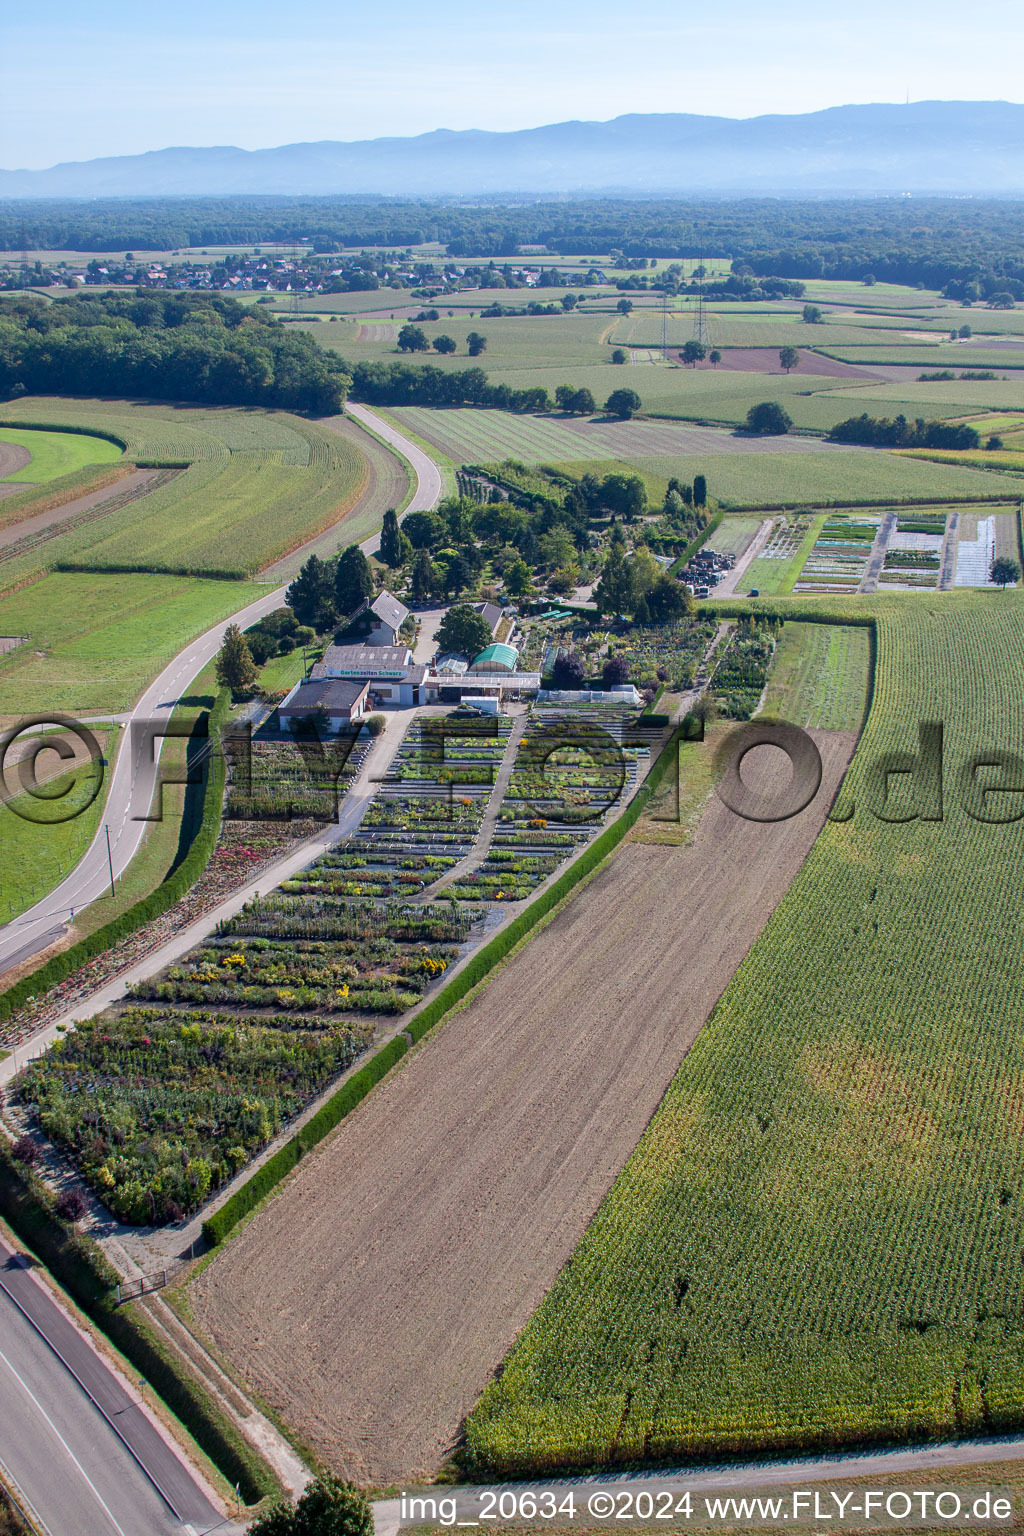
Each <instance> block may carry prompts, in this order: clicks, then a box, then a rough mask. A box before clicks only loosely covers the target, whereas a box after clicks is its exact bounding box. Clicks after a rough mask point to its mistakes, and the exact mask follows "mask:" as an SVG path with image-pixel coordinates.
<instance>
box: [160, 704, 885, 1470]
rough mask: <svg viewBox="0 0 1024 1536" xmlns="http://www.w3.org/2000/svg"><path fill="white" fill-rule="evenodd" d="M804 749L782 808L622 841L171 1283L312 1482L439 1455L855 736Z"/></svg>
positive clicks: (797, 859) (697, 1018) (418, 1466)
mask: <svg viewBox="0 0 1024 1536" xmlns="http://www.w3.org/2000/svg"><path fill="white" fill-rule="evenodd" d="M816 739H817V741H818V745H819V749H820V751H821V753H822V758H823V762H824V777H823V787H822V790H821V791H820V792H819V794H818V796H817V798H816V799H815V801H814V802H813V803H812V805H811V806H810V807H809V808H808V809H807V810H806V811H804V812H803V813H802V814H801V815H800V816H798V817H796V818H794V819H793V820H791V821H788V822H782V823H778V824H775V825H760V824H756V825H755V824H754V823H750V822H745V821H741V820H740V819H739V818H737V817H736V816H734V815H733V813H732V812H730V811H728V810H727V809H726V808H725V806H724V805H722V804H721V803H720V802H719V801H717V800H713V801H711V802H710V803H709V806H708V808H707V810H706V812H705V814H704V816H703V818H702V821H701V824H700V827H699V829H698V831H697V834H696V836H695V839H694V842H693V844H692V846H690V847H661V846H648V845H643V844H639V843H630V844H627V845H626V846H625V847H624V848H622V849H621V851H620V852H619V853H618V855H617V856H616V857H615V858H614V859H613V860H612V862H611V863H610V864H609V865H608V866H606V867H605V868H604V869H603V870H601V871H600V872H599V873H598V874H597V875H596V876H595V877H594V879H593V880H592V881H591V882H590V883H589V884H588V885H587V886H586V888H585V889H584V890H583V891H582V892H581V893H580V895H579V896H578V897H577V898H576V899H575V900H574V901H572V902H571V903H570V904H569V905H568V906H567V907H566V908H565V909H564V910H562V911H561V912H560V913H559V914H558V915H557V916H556V917H555V918H554V919H553V921H551V922H550V923H549V924H548V926H547V927H546V928H544V929H543V931H541V932H540V933H539V934H537V935H536V937H534V938H533V939H532V940H531V941H530V942H529V944H528V945H527V946H526V947H525V948H524V949H523V950H521V951H520V952H519V953H518V954H517V955H515V956H514V957H513V958H512V959H511V960H510V961H509V962H508V963H507V964H506V965H505V966H504V967H503V968H502V969H500V970H499V971H498V973H497V974H496V976H495V977H494V979H493V980H492V982H491V983H490V985H489V986H487V987H486V988H485V989H484V990H483V991H482V992H481V993H479V994H478V995H477V996H476V998H475V999H474V1000H473V1001H472V1002H471V1003H470V1004H469V1005H468V1006H467V1007H466V1008H464V1009H463V1010H462V1011H461V1012H460V1013H457V1014H456V1015H455V1016H454V1017H453V1018H452V1019H451V1021H450V1022H449V1023H448V1024H447V1025H446V1026H444V1027H443V1028H442V1029H441V1030H440V1031H439V1033H437V1034H436V1035H435V1036H432V1037H428V1038H427V1040H426V1042H425V1043H424V1045H423V1046H422V1047H421V1048H420V1049H419V1050H417V1051H416V1052H415V1053H414V1054H413V1055H412V1056H410V1057H408V1058H407V1059H406V1060H405V1061H404V1062H403V1064H402V1065H401V1067H400V1068H399V1069H398V1071H397V1072H396V1073H395V1075H394V1076H393V1077H392V1078H391V1079H390V1080H389V1081H388V1082H386V1083H385V1084H384V1085H383V1086H382V1087H381V1088H380V1089H378V1090H377V1091H376V1092H374V1093H373V1094H372V1095H371V1096H370V1097H369V1098H368V1099H367V1100H365V1101H364V1103H363V1104H362V1105H360V1107H359V1109H358V1110H357V1111H356V1112H355V1113H354V1114H353V1115H352V1116H351V1117H350V1118H349V1119H347V1120H345V1121H343V1122H342V1124H341V1125H340V1126H339V1128H338V1130H337V1131H336V1132H335V1133H334V1134H333V1136H332V1137H331V1138H330V1139H329V1140H328V1141H327V1142H326V1143H324V1144H323V1145H322V1146H321V1148H320V1149H319V1150H318V1151H317V1152H315V1153H312V1154H310V1155H309V1156H308V1157H307V1158H306V1159H304V1161H303V1162H302V1164H301V1165H300V1166H299V1168H298V1170H297V1172H296V1174H295V1176H294V1177H293V1178H292V1179H291V1180H290V1182H289V1183H288V1184H287V1186H286V1188H285V1190H284V1191H283V1192H282V1193H281V1194H280V1195H279V1196H278V1197H277V1198H276V1199H274V1200H273V1201H271V1202H270V1204H269V1205H268V1206H267V1207H266V1208H265V1209H264V1210H263V1211H262V1212H260V1213H259V1214H258V1215H257V1216H256V1217H255V1218H254V1219H253V1220H252V1221H251V1222H250V1223H249V1224H248V1225H247V1226H245V1227H244V1228H243V1229H242V1230H241V1231H240V1232H239V1233H238V1235H237V1236H236V1237H235V1238H234V1239H233V1240H232V1241H231V1242H230V1243H229V1245H228V1246H227V1247H226V1248H225V1250H224V1251H223V1253H221V1254H218V1255H217V1256H216V1257H215V1258H214V1260H213V1262H212V1263H211V1264H209V1265H208V1266H207V1267H206V1268H205V1269H204V1270H203V1272H202V1274H201V1275H200V1276H199V1277H198V1278H197V1280H196V1281H195V1283H194V1284H193V1286H192V1288H191V1292H190V1295H191V1299H192V1305H193V1307H194V1311H195V1316H196V1320H197V1322H198V1324H199V1326H200V1327H201V1328H202V1329H204V1330H205V1332H206V1333H207V1334H208V1335H209V1336H210V1337H211V1338H212V1340H213V1341H214V1343H215V1344H216V1346H217V1348H218V1349H220V1350H221V1351H223V1352H224V1353H225V1354H226V1355H228V1356H230V1357H231V1359H232V1361H233V1362H234V1364H235V1366H236V1367H237V1368H238V1369H239V1370H241V1371H242V1372H243V1373H244V1374H245V1375H246V1376H247V1377H248V1379H249V1380H250V1381H251V1382H252V1384H253V1385H254V1386H255V1387H256V1388H257V1390H258V1391H260V1392H261V1393H262V1394H263V1395H264V1396H265V1397H266V1398H267V1399H268V1400H269V1402H270V1403H272V1405H273V1406H274V1408H275V1409H277V1410H278V1412H280V1413H281V1414H282V1416H283V1417H284V1418H285V1420H286V1421H287V1422H288V1423H289V1424H290V1425H291V1426H292V1427H293V1428H294V1429H295V1430H296V1431H298V1433H299V1434H300V1435H301V1436H302V1438H303V1439H304V1440H305V1441H306V1442H307V1443H309V1444H310V1445H311V1446H312V1447H313V1448H314V1449H315V1450H316V1452H317V1453H318V1455H319V1456H320V1457H322V1458H323V1460H324V1461H325V1462H327V1463H328V1464H329V1465H330V1466H331V1467H333V1468H334V1469H335V1470H338V1471H344V1472H345V1473H346V1474H348V1475H350V1476H352V1477H355V1478H356V1479H358V1480H360V1481H363V1482H372V1483H377V1484H387V1483H389V1482H391V1481H392V1480H396V1479H399V1478H406V1477H409V1476H410V1475H412V1474H414V1473H416V1472H429V1471H432V1470H433V1469H435V1468H436V1467H437V1466H438V1465H439V1464H440V1462H441V1461H442V1460H443V1458H444V1457H445V1455H446V1453H447V1452H448V1451H449V1449H450V1448H451V1447H452V1446H453V1444H454V1442H455V1440H456V1438H457V1436H458V1433H459V1426H460V1423H461V1420H462V1418H463V1416H464V1415H465V1414H466V1413H467V1412H468V1411H469V1410H470V1408H472V1406H473V1405H474V1403H475V1402H476V1400H477V1398H478V1396H479V1394H480V1391H481V1389H482V1388H483V1386H484V1385H485V1383H486V1382H487V1380H488V1378H489V1377H490V1375H491V1373H492V1372H493V1371H494V1370H495V1368H496V1367H497V1366H498V1364H499V1363H500V1361H501V1359H502V1358H503V1356H504V1354H505V1352H506V1350H507V1348H508V1346H509V1345H510V1344H511V1342H512V1340H513V1339H514V1338H515V1337H516V1336H517V1334H518V1333H519V1331H520V1330H521V1329H522V1327H523V1326H524V1324H525V1323H526V1322H527V1320H528V1319H529V1317H530V1316H531V1314H532V1313H533V1311H534V1310H535V1308H536V1307H537V1305H538V1304H539V1303H540V1301H541V1300H542V1298H543V1297H544V1295H545V1294H546V1292H547V1291H548V1290H549V1289H550V1287H551V1285H552V1284H553V1282H554V1281H555V1279H556V1277H557V1276H558V1274H559V1271H560V1270H561V1268H562V1266H563V1265H564V1264H565V1262H566V1261H567V1260H568V1258H569V1257H570V1255H571V1254H572V1252H573V1250H574V1248H575V1247H576V1244H577V1242H578V1241H579V1239H580V1237H581V1236H582V1234H583V1231H584V1229H585V1227H586V1225H587V1223H588V1221H589V1220H590V1217H591V1216H592V1215H593V1213H594V1211H595V1210H596V1208H597V1206H598V1204H599V1203H600V1201H601V1200H602V1198H603V1197H604V1195H605V1194H606V1193H607V1191H608V1189H609V1188H610V1186H611V1184H612V1182H613V1180H614V1179H615V1178H616V1176H617V1175H618V1173H619V1172H620V1170H621V1168H622V1166H623V1164H624V1163H625V1161H626V1159H627V1157H628V1156H629V1155H630V1153H631V1152H632V1151H633V1149H634V1147H635V1146H636V1144H637V1141H638V1140H639V1137H640V1135H641V1133H642V1132H643V1130H644V1128H645V1127H646V1125H647V1122H648V1120H649V1118H650V1116H651V1114H652V1113H653V1111H654V1109H655V1108H656V1107H657V1105H658V1103H659V1101H660V1099H661V1097H662V1095H663V1093H664V1092H665V1089H666V1088H667V1086H668V1084H669V1082H670V1081H671V1079H672V1077H673V1075H674V1073H675V1071H676V1069H677V1068H678V1066H679V1063H680V1061H681V1060H682V1058H683V1057H684V1055H685V1054H686V1052H687V1050H688V1049H689V1047H690V1045H691V1044H692V1042H693V1040H694V1039H695V1037H696V1035H697V1033H698V1031H699V1030H700V1027H701V1025H702V1024H703V1022H704V1020H705V1018H706V1017H707V1015H708V1013H709V1012H710V1010H711V1008H712V1007H713V1005H714V1003H715V1002H716V1000H717V999H718V997H719V996H720V994H721V992H722V990H723V989H724V987H725V986H726V984H727V982H728V981H729V979H730V977H731V976H732V973H733V971H734V970H735V968H736V966H737V965H738V964H739V962H740V960H741V959H742V958H743V956H744V955H745V954H746V952H747V950H748V949H749V947H750V945H751V944H752V943H753V941H754V940H755V939H756V937H757V936H758V934H759V933H760V931H761V929H762V927H763V926H764V924H765V922H766V921H767V919H768V917H769V915H770V914H771V912H772V911H773V910H774V908H775V906H776V905H777V903H778V902H779V900H780V898H781V897H782V895H783V894H784V892H785V891H786V889H787V887H788V886H789V884H790V882H791V880H792V879H793V877H794V875H795V874H796V872H797V870H798V869H799V867H800V865H801V863H802V862H803V860H804V858H805V857H806V855H807V852H808V850H809V848H810V846H811V844H812V842H813V840H814V838H815V836H816V835H817V832H818V830H819V828H820V827H821V825H822V822H823V820H824V816H825V814H826V811H827V809H828V806H829V805H830V804H831V800H832V796H833V794H834V792H835V789H836V787H837V785H838V783H839V780H840V778H841V776H842V773H843V771H844V770H845V767H846V765H847V763H848V761H849V759H850V756H851V754H852V751H853V746H854V741H855V736H854V734H853V733H849V732H844V733H834V734H829V733H817V734H816ZM770 755H771V756H774V754H770ZM758 767H760V769H761V770H762V772H767V771H769V770H768V769H766V765H764V764H759V765H758ZM775 771H778V770H777V769H776V770H775ZM784 772H785V773H786V775H787V776H788V767H786V768H785V769H784ZM783 782H785V780H783ZM667 912H668V913H672V914H673V917H672V919H671V920H670V922H669V923H668V924H666V921H665V914H666V913H667Z"/></svg>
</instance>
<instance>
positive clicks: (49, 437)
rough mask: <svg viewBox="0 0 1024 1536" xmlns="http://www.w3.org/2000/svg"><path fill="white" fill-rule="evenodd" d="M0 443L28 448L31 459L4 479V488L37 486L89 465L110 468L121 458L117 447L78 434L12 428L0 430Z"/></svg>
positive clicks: (102, 440)
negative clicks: (19, 484)
mask: <svg viewBox="0 0 1024 1536" xmlns="http://www.w3.org/2000/svg"><path fill="white" fill-rule="evenodd" d="M0 443H12V444H14V446H15V447H18V448H27V449H28V451H29V453H30V454H31V455H32V458H31V460H30V461H29V463H28V464H26V465H25V466H24V467H23V468H22V469H16V470H14V471H13V473H12V474H9V475H5V476H4V479H3V482H2V483H3V484H5V485H6V484H7V483H9V482H10V481H12V480H13V481H19V482H20V481H26V482H28V483H29V484H33V485H35V484H40V483H41V482H43V481H45V480H56V479H57V478H58V477H59V476H60V475H70V474H73V473H74V471H75V470H76V469H84V468H85V467H86V466H87V465H89V464H112V463H113V462H114V460H115V459H120V458H122V457H123V456H124V455H123V450H122V449H121V448H119V447H118V445H117V444H116V443H111V442H108V440H107V439H106V438H104V437H86V436H85V435H84V434H83V433H81V432H26V431H21V432H19V431H18V430H17V428H15V427H0Z"/></svg>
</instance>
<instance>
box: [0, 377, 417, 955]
mask: <svg viewBox="0 0 1024 1536" xmlns="http://www.w3.org/2000/svg"><path fill="white" fill-rule="evenodd" d="M348 410H349V411H350V413H351V414H352V416H353V417H355V419H356V420H357V421H360V422H363V423H364V425H366V426H368V427H370V428H371V429H372V430H373V431H374V432H375V433H376V434H377V435H378V437H381V438H382V439H383V440H384V441H386V442H387V443H389V444H390V445H391V446H392V447H394V448H397V449H398V450H399V451H400V452H401V453H402V454H404V455H405V457H406V458H407V459H408V460H409V462H410V464H411V465H412V467H413V470H414V473H415V475H416V478H417V485H416V490H415V493H414V495H413V498H412V500H411V501H410V503H409V506H408V508H407V509H406V511H407V512H414V511H420V510H423V509H426V508H429V507H432V506H433V505H434V504H435V502H436V501H437V500H438V498H439V496H440V494H441V472H440V470H439V469H438V467H437V465H436V464H434V463H433V461H432V460H431V459H430V458H429V457H428V456H427V454H425V453H424V452H423V450H422V449H421V448H418V447H417V446H416V444H415V443H411V442H409V441H408V440H407V439H406V438H404V437H403V436H402V434H401V433H400V432H398V431H396V429H395V428H394V427H392V426H390V425H388V424H387V423H386V422H383V421H381V420H380V419H379V418H378V417H377V416H375V415H374V413H373V412H372V411H371V410H369V408H368V407H367V406H365V405H350V406H348ZM376 545H377V537H376V536H374V537H372V538H369V539H366V540H364V543H363V546H362V547H363V548H364V549H365V550H367V551H368V550H371V549H374V548H376ZM285 590H286V589H285V587H283V586H281V587H275V588H274V589H273V590H272V591H269V592H268V593H267V594H266V596H265V597H261V598H258V599H257V600H256V601H255V602H253V603H249V604H248V606H247V607H245V608H243V609H241V610H240V611H239V612H238V613H236V614H233V615H232V617H231V618H229V619H225V620H224V621H223V623H220V624H217V625H216V626H215V627H214V628H213V629H209V630H207V631H206V633H205V634H204V635H200V636H199V638H198V639H197V640H193V641H192V642H191V644H189V645H187V646H186V647H185V649H184V650H183V651H180V652H179V653H178V655H177V656H176V657H175V658H174V660H173V661H172V662H170V663H169V664H168V666H166V667H165V668H164V670H163V671H162V672H161V673H160V676H159V677H158V678H157V679H156V681H155V682H154V683H152V684H151V685H150V686H149V687H148V688H147V689H146V691H145V693H144V694H143V695H142V697H141V698H140V699H139V701H138V703H137V704H136V705H135V708H134V709H133V710H132V713H131V722H132V723H133V724H139V723H141V722H144V721H152V720H157V721H160V720H167V719H169V718H170V715H171V713H172V711H173V709H174V706H175V704H176V703H177V702H178V700H179V698H180V697H181V696H182V695H183V694H185V693H186V692H187V690H188V685H189V684H190V683H191V682H192V679H193V678H194V677H196V676H197V674H198V673H199V672H201V671H202V670H203V668H204V667H205V666H207V665H208V664H209V662H211V661H212V660H213V658H214V657H215V656H216V654H217V652H218V651H219V650H220V648H221V645H222V644H223V641H224V632H225V630H226V629H227V627H228V625H229V624H238V625H240V626H241V627H242V628H243V629H244V628H246V627H247V626H248V625H250V624H255V623H256V622H257V620H258V619H261V618H263V617H264V615H266V614H268V613H272V612H273V610H274V609H275V608H279V607H280V606H281V604H282V603H283V602H284V594H285ZM161 745H162V738H161V737H159V736H155V735H152V734H147V735H146V736H144V737H140V738H137V739H133V735H132V726H131V724H130V725H129V727H128V729H127V731H126V732H125V738H124V741H123V743H122V745H121V748H120V750H119V752H118V754H117V758H116V759H115V762H114V765H113V767H112V769H111V770H110V772H109V783H108V789H107V802H106V809H105V813H104V817H103V821H102V823H101V824H100V827H99V829H98V830H97V833H96V836H95V837H94V838H93V840H92V842H91V843H90V845H89V847H88V848H87V849H86V851H85V853H84V854H83V856H82V858H81V859H80V860H79V862H78V864H77V865H76V866H75V868H74V870H72V872H71V874H69V875H68V876H67V878H66V879H65V880H63V881H61V883H60V885H58V886H56V887H55V888H54V889H53V890H52V891H51V892H50V893H49V895H47V896H45V897H43V899H42V900H41V901H38V902H37V903H36V904H35V906H34V907H30V908H29V909H28V911H27V912H23V913H22V914H21V916H20V917H17V918H14V919H13V920H12V921H11V922H9V923H6V924H5V925H4V926H3V927H2V928H0V973H2V972H3V971H4V970H6V969H8V968H9V967H10V966H13V965H16V964H18V963H19V962H20V961H23V960H26V959H28V958H29V956H31V955H33V954H35V953H36V951H38V950H40V949H44V948H45V947H46V945H48V944H51V943H52V942H53V941H54V939H55V938H56V937H57V936H58V935H59V934H60V932H61V931H62V926H63V925H64V924H65V923H66V922H68V921H69V920H70V916H71V914H72V912H76V911H79V910H80V909H81V908H82V907H85V906H88V905H89V903H90V902H93V901H95V900H96V899H97V897H100V896H102V895H103V894H104V892H105V891H107V890H109V887H110V868H109V866H108V861H107V830H109V833H110V863H111V864H112V866H113V874H114V879H115V881H116V880H117V879H118V877H119V876H120V875H122V874H123V873H124V871H125V870H126V869H127V868H128V865H129V864H130V863H131V861H132V859H133V858H134V857H135V854H136V853H137V852H138V849H139V845H140V844H141V842H142V839H143V837H144V835H145V831H146V825H147V823H146V822H145V821H144V820H139V819H137V818H139V817H144V816H146V815H147V814H148V812H149V808H150V803H151V800H152V793H153V786H154V784H155V781H156V772H157V765H158V761H159V752H160V747H161Z"/></svg>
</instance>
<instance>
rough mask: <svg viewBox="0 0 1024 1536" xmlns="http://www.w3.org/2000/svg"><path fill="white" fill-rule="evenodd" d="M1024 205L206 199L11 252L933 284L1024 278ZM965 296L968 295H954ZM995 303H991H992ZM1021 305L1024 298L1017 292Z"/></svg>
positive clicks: (89, 208) (118, 215)
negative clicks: (429, 248)
mask: <svg viewBox="0 0 1024 1536" xmlns="http://www.w3.org/2000/svg"><path fill="white" fill-rule="evenodd" d="M1021 207H1022V205H1021V203H1020V202H1012V201H1002V200H999V199H995V198H993V199H971V200H970V201H965V200H963V199H958V198H914V199H912V200H907V201H903V200H902V199H898V198H869V199H864V200H857V199H853V198H849V199H841V200H828V199H821V200H820V201H819V200H799V199H794V200H792V201H789V200H786V199H776V198H771V199H768V198H763V199H757V198H745V199H742V200H740V199H737V200H735V201H731V202H730V201H714V200H706V201H701V200H699V199H694V200H687V199H680V198H649V199H643V200H640V199H628V198H622V199H616V198H608V197H596V198H589V197H581V198H579V199H577V200H569V201H566V200H554V199H552V200H550V201H545V200H543V199H530V200H528V201H524V202H523V203H522V204H518V203H515V202H511V203H508V204H506V205H503V204H500V203H496V202H488V204H487V205H486V206H484V207H481V206H479V204H477V205H474V204H473V203H471V202H470V201H468V200H467V201H466V203H462V202H461V201H460V200H459V199H457V198H450V199H443V198H436V199H412V198H410V199H405V200H403V199H400V198H388V199H375V198H367V197H338V196H336V197H322V198H315V197H293V198H286V197H206V198H189V197H184V198H161V199H152V198H146V199H141V198H140V199H135V198H106V199H95V200H93V201H89V202H79V201H73V200H70V199H36V200H28V199H25V200H21V199H19V200H17V201H15V200H8V201H5V202H3V203H0V248H2V249H4V250H8V251H19V250H22V249H25V248H28V249H38V250H72V251H116V250H119V249H123V250H172V249H183V248H193V249H195V248H198V247H202V246H210V245H252V244H259V243H260V242H277V243H284V244H295V243H296V242H299V241H302V242H308V246H307V248H309V247H310V246H311V247H312V249H314V250H328V251H329V250H335V249H338V248H339V247H341V246H348V247H352V246H357V245H366V246H385V247H394V248H402V247H406V248H413V247H415V246H418V245H422V244H423V243H424V242H426V241H440V242H441V243H442V244H444V245H445V246H446V247H447V250H448V254H449V255H450V256H456V257H467V256H468V257H480V256H507V257H513V256H515V255H517V254H518V252H519V249H520V247H521V246H525V245H540V246H546V247H547V249H548V250H550V251H552V252H555V253H558V254H562V255H566V256H571V255H577V256H586V255H591V254H593V253H595V252H606V253H611V254H612V255H613V256H615V257H616V258H620V257H621V258H622V259H623V261H624V262H633V261H638V260H640V259H644V258H650V257H656V258H659V259H660V258H668V259H674V258H686V257H691V258H692V257H696V256H699V255H702V254H703V255H706V256H708V257H716V258H725V259H732V260H743V261H745V262H746V264H747V265H749V266H750V268H751V270H752V272H753V273H754V274H755V275H761V276H767V275H771V276H776V277H783V278H791V279H805V278H816V277H834V278H841V279H844V280H845V279H857V280H863V278H864V277H866V276H868V275H872V274H873V275H875V276H876V277H877V278H878V279H879V281H883V280H884V281H895V282H901V283H918V282H920V283H923V284H925V285H926V286H927V287H937V288H941V287H943V286H945V285H947V284H950V283H963V284H965V285H967V286H970V285H971V284H973V283H976V282H981V283H982V284H985V283H987V282H989V281H990V280H991V281H994V282H996V283H997V285H998V289H1001V290H1005V289H1006V288H1007V283H1006V282H1005V281H1001V279H1002V278H1008V279H1010V280H1011V281H1012V282H1014V283H1016V282H1019V281H1022V280H1024V219H1022V218H1021ZM956 296H957V297H961V296H965V295H961V294H957V295H956ZM983 296H985V297H987V294H985V295H983ZM1016 296H1017V297H1024V294H1018V295H1016Z"/></svg>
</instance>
